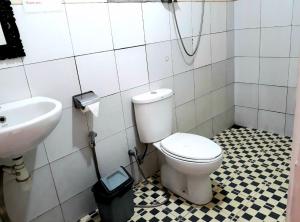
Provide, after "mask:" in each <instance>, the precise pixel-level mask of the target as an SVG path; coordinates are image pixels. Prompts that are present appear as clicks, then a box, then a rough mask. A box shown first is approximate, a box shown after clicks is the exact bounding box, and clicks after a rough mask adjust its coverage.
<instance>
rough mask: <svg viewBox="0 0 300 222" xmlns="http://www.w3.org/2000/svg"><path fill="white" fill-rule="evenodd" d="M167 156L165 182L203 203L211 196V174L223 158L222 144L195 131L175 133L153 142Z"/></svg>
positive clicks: (195, 201) (174, 189)
mask: <svg viewBox="0 0 300 222" xmlns="http://www.w3.org/2000/svg"><path fill="white" fill-rule="evenodd" d="M153 145H154V146H155V147H156V148H157V149H158V150H159V151H160V152H161V153H162V155H163V156H164V159H165V161H164V163H163V164H162V166H161V182H162V185H163V186H164V187H166V188H168V189H169V190H171V191H172V192H174V193H176V194H177V195H179V196H182V197H183V198H185V199H186V200H188V201H190V202H192V203H195V204H198V205H203V204H206V203H208V202H210V201H211V199H212V187H211V181H210V177H209V175H210V174H211V173H213V172H214V171H215V170H217V169H218V168H219V167H220V165H221V163H222V158H223V152H222V149H221V147H220V146H218V145H217V144H216V143H214V142H213V141H211V140H209V139H207V138H205V137H202V136H198V135H194V134H187V133H175V134H172V135H171V136H169V137H167V138H165V139H164V140H162V141H160V142H157V143H154V144H153Z"/></svg>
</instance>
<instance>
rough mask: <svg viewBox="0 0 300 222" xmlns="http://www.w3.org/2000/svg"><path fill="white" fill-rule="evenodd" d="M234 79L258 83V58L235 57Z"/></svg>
mask: <svg viewBox="0 0 300 222" xmlns="http://www.w3.org/2000/svg"><path fill="white" fill-rule="evenodd" d="M234 65H235V69H234V72H235V81H236V82H244V83H258V79H259V58H253V57H236V58H235V61H234Z"/></svg>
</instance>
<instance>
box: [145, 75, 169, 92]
mask: <svg viewBox="0 0 300 222" xmlns="http://www.w3.org/2000/svg"><path fill="white" fill-rule="evenodd" d="M161 88H167V89H172V90H173V91H174V81H173V77H172V76H171V77H169V78H165V79H161V80H159V81H156V82H152V83H150V89H151V90H154V89H161Z"/></svg>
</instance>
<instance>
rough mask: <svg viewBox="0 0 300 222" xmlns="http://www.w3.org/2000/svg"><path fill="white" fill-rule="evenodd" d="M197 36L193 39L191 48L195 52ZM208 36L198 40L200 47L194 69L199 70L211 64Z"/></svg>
mask: <svg viewBox="0 0 300 222" xmlns="http://www.w3.org/2000/svg"><path fill="white" fill-rule="evenodd" d="M198 38H199V36H197V37H194V38H193V42H194V44H193V48H194V50H195V47H196V42H197V41H198ZM210 40H211V39H210V35H203V36H201V39H200V45H199V48H198V50H197V53H196V56H195V60H194V68H199V67H202V66H206V65H209V64H211V47H210V45H211V44H210Z"/></svg>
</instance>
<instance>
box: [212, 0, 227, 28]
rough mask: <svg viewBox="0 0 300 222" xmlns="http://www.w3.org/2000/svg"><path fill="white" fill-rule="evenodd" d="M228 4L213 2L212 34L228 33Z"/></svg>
mask: <svg viewBox="0 0 300 222" xmlns="http://www.w3.org/2000/svg"><path fill="white" fill-rule="evenodd" d="M226 13H227V8H226V2H212V3H211V32H212V33H216V32H224V31H226V20H227V14H226Z"/></svg>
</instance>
